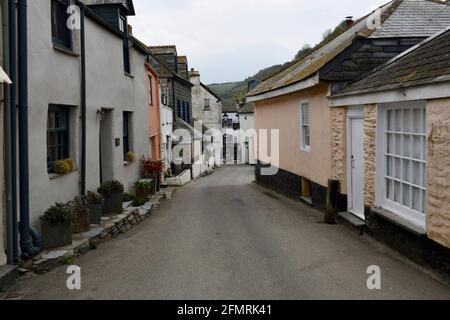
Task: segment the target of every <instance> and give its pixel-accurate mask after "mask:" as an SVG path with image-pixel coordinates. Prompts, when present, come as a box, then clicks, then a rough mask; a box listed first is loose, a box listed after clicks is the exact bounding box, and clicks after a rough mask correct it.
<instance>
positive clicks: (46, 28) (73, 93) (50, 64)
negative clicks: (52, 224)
mask: <svg viewBox="0 0 450 320" xmlns="http://www.w3.org/2000/svg"><path fill="white" fill-rule="evenodd" d="M28 16H29V46H28V48H29V52H28V58H29V84H30V87H29V107H30V111H29V112H30V132H29V139H30V214H31V220H32V223H33V224H34V225H37V224H38V218H39V216H41V215H42V214H43V213H44V211H45V210H46V209H47V208H48V207H49V206H51V205H52V204H53V203H55V202H67V201H69V200H71V199H73V198H74V197H75V196H77V195H79V181H80V175H79V171H76V172H74V173H71V174H68V175H65V176H58V177H51V176H50V175H49V174H48V172H47V148H46V128H47V111H48V105H49V104H63V105H71V106H73V107H72V109H71V110H72V111H71V119H72V121H71V127H72V130H71V143H70V149H71V152H70V156H71V158H72V159H73V160H75V162H76V164H77V166H79V165H80V129H79V128H80V122H79V115H80V57H79V56H77V55H71V54H67V53H63V52H61V51H58V50H55V49H54V48H53V45H52V37H51V24H50V22H51V20H50V1H30V2H29V15H28ZM78 38H79V37H78V35H77V34H75V35H74V39H75V41H77V39H78ZM122 45H123V41H122V39H121V38H120V37H118V36H117V35H115V34H113V33H111V32H110V31H107V30H106V29H103V28H102V27H100V26H99V25H97V24H96V23H95V22H93V21H92V20H91V19H90V18H88V17H87V18H86V70H87V174H86V175H87V188H88V190H89V189H91V190H94V189H96V188H97V187H98V186H99V183H100V174H99V130H100V121H99V120H98V119H97V116H96V113H97V109H99V108H107V109H111V112H112V117H113V119H112V123H113V127H112V132H113V138H120V140H121V145H120V147H115V146H114V145H113V154H112V156H111V163H112V168H113V173H112V175H113V177H114V178H116V179H118V180H120V181H121V182H122V183H124V184H125V186H126V187H127V188H129V187H131V185H132V184H133V183H134V182H135V181H136V180H137V179H138V178H139V164H138V163H137V162H135V163H133V164H131V165H129V166H125V165H124V162H123V148H122V143H123V141H122V130H123V129H122V128H123V126H122V112H123V111H132V112H134V116H133V119H134V123H133V126H132V130H133V132H132V135H133V146H132V150H133V151H134V152H136V154H137V155H138V157H140V156H142V155H144V154H145V155H147V154H148V153H149V150H150V147H149V143H148V139H147V127H148V123H147V122H148V108H147V105H148V104H147V90H146V75H145V69H144V61H145V57H144V55H143V54H141V53H139V52H137V51H136V50H134V49H132V51H131V65H132V75H133V77H129V76H126V75H125V74H124V69H123V56H122V55H123V51H122V50H123V48H122ZM75 47H78V45H76V46H75ZM140 133H142V134H140ZM110 142H111V143H112V144H114V141H110Z"/></svg>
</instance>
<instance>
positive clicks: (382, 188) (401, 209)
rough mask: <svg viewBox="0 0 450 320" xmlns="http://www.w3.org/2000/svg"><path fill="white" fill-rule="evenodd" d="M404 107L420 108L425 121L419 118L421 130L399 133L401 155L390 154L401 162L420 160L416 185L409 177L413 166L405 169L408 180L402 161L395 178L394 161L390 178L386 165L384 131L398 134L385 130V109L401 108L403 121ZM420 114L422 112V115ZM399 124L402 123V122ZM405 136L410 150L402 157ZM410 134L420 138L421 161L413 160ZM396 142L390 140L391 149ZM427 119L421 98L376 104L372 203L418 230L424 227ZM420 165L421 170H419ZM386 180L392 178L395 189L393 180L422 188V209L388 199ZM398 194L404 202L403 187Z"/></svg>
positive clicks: (386, 118)
mask: <svg viewBox="0 0 450 320" xmlns="http://www.w3.org/2000/svg"><path fill="white" fill-rule="evenodd" d="M405 109H420V110H422V112H424V113H423V114H425V121H422V123H425V128H423V124H422V125H421V129H422V132H421V133H411V134H408V133H406V134H405V133H403V137H402V140H401V143H400V145H401V155H400V156H398V155H396V151H397V150H395V151H394V153H392V154H391V155H394V156H393V157H395V158H396V159H398V160H400V161H401V162H403V161H405V160H406V161H409V160H413V161H414V162H420V163H422V166H421V169H420V170H421V173H420V178H419V179H420V180H421V183H420V184H419V185H417V184H414V183H413V182H412V180H413V173H414V171H413V168H412V166H411V168H410V170H409V180H410V182H408V181H407V180H406V179H405V172H404V168H405V167H404V166H403V164H402V165H401V168H402V170H401V172H400V173H399V175H400V178H399V179H397V178H396V175H397V171H396V167H395V166H396V164H397V162H396V161H394V162H393V163H394V166H393V169H392V170H393V176H394V178H391V177H389V176H388V172H387V170H388V168H387V162H388V161H387V160H388V159H387V158H388V157H391V158H392V156H389V154H388V149H387V144H388V134H389V133H393V134H394V136H396V135H399V132H397V131H396V130H394V131H389V130H388V128H387V126H388V112H387V111H388V110H394V111H399V110H400V111H401V112H402V113H401V114H402V121H404V113H403V112H404V110H405ZM423 114H422V115H423ZM402 125H403V124H402ZM410 126H411V127H410V128H411V131H413V116H412V115H411V123H410ZM405 135H406V136H408V135H409V137H410V140H411V142H410V150H409V152H410V153H411V156H410V157H407V156H405V153H404V146H405V145H404V140H405V139H404V137H405ZM413 136H417V137H420V140H421V142H420V153H421V159H422V160H420V161H419V160H417V159H415V158H414V156H413V155H412V153H413V152H414V147H413V139H411V138H412V137H413ZM397 143H398V141H396V139H395V140H394V148H395V149H396V148H397ZM423 143H425V146H423V145H422V144H423ZM426 144H427V119H426V102H425V101H411V102H396V103H386V104H379V105H377V139H376V145H377V146H376V206H377V207H379V208H382V209H384V210H386V211H388V212H391V213H393V214H394V215H396V216H398V217H400V218H401V220H405V221H407V222H408V223H411V224H413V225H414V226H416V227H419V228H420V229H421V230H425V229H426V213H427V206H426V205H427V203H426V201H427V188H426V187H427V182H428V181H427V179H428V177H427V174H426V169H427V157H428V151H427V145H426ZM423 168H424V169H423ZM422 170H425V173H423V172H422ZM386 180H393V181H394V187H393V188H395V182H400V184H408V185H410V186H412V187H411V190H412V189H413V188H416V189H420V190H422V191H425V193H424V195H422V194H421V195H420V197H421V200H420V207H423V208H424V212H419V211H416V210H414V209H412V208H410V207H407V206H405V205H403V204H401V203H399V202H397V201H395V199H394V200H391V199H388V196H387V183H386V182H387V181H386ZM400 190H401V195H400V201H401V202H402V203H403V201H404V198H403V196H404V194H403V190H404V187H402V188H401V189H400ZM394 196H395V189H394ZM413 197H414V195H413V194H412V192H411V194H410V198H411V199H409V200H410V201H411V202H410V203H411V206H412V204H413Z"/></svg>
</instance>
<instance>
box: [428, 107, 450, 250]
mask: <svg viewBox="0 0 450 320" xmlns="http://www.w3.org/2000/svg"><path fill="white" fill-rule="evenodd" d="M427 118H428V125H427V128H428V159H427V162H428V164H427V165H428V208H427V219H428V220H427V234H428V236H429V237H430V238H431V239H433V240H434V241H436V242H438V243H440V244H442V245H444V246H446V247H449V248H450V179H449V178H450V146H449V141H450V99H439V100H433V101H429V102H428V105H427Z"/></svg>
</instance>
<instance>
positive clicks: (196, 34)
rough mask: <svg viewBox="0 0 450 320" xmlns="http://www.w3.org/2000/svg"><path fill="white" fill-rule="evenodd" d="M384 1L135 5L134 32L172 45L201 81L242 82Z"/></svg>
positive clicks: (159, 0) (157, 1)
mask: <svg viewBox="0 0 450 320" xmlns="http://www.w3.org/2000/svg"><path fill="white" fill-rule="evenodd" d="M386 2H388V0H134V4H135V7H136V13H137V15H136V17H132V18H131V19H130V23H131V24H132V25H133V33H134V35H135V36H137V37H138V38H139V39H140V40H142V41H143V42H145V43H147V44H149V45H161V44H176V45H177V49H178V53H179V54H180V55H187V56H188V59H189V67H190V68H196V69H198V70H200V72H201V76H202V82H204V83H207V84H210V83H219V82H231V81H239V80H243V79H245V78H246V77H248V76H251V75H253V74H255V73H256V72H257V71H258V70H260V69H262V68H265V67H268V66H271V65H273V64H279V63H284V62H286V61H289V60H291V59H292V58H293V57H294V56H295V54H296V52H297V51H298V50H299V49H300V48H301V47H302V46H303V45H304V44H310V45H314V44H316V43H318V42H319V41H320V40H321V38H322V35H323V33H324V32H325V31H326V30H327V29H331V28H334V27H335V26H336V25H338V24H339V23H340V22H341V21H342V20H344V19H345V17H346V16H354V17H355V18H356V17H360V16H362V15H365V14H366V13H368V12H371V11H373V10H374V9H375V8H376V7H378V6H379V5H381V4H384V3H386Z"/></svg>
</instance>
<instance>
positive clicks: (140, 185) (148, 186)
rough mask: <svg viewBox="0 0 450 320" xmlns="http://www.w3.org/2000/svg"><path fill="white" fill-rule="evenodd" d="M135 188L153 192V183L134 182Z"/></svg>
mask: <svg viewBox="0 0 450 320" xmlns="http://www.w3.org/2000/svg"><path fill="white" fill-rule="evenodd" d="M134 189H135V190H142V191H145V192H151V191H152V190H153V183H152V182H147V181H138V182H136V183H135V184H134Z"/></svg>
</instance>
